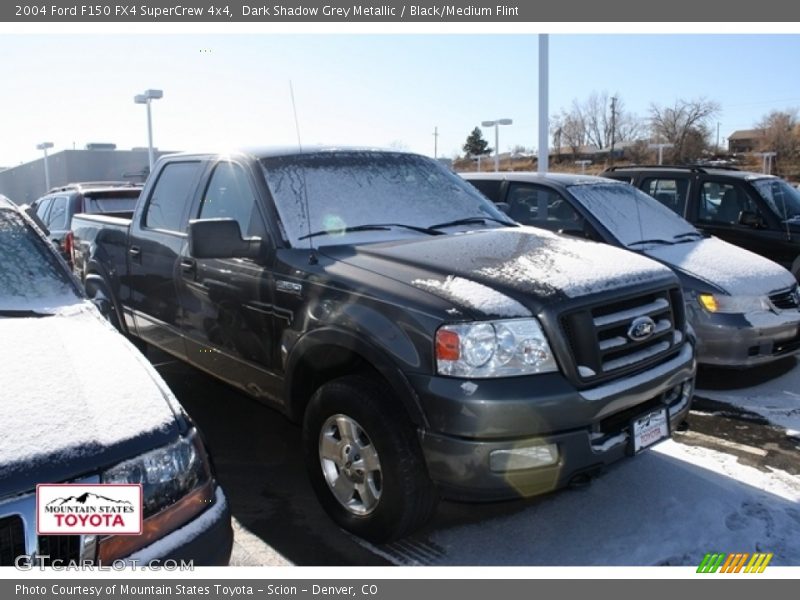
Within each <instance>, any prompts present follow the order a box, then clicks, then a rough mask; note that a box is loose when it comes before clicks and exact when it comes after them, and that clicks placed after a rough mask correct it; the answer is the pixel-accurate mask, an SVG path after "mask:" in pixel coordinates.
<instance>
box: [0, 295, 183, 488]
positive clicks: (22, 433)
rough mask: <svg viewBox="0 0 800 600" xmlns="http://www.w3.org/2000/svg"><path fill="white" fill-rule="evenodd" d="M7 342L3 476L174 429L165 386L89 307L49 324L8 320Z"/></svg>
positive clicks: (0, 450)
mask: <svg viewBox="0 0 800 600" xmlns="http://www.w3.org/2000/svg"><path fill="white" fill-rule="evenodd" d="M0 339H2V341H3V343H2V344H0V365H2V369H3V370H2V386H0V410H1V411H2V415H3V418H2V420H0V475H3V474H4V473H5V472H8V471H10V470H14V469H17V468H26V465H28V467H29V466H30V463H31V462H34V461H36V460H43V459H47V460H52V458H53V457H58V460H63V461H67V460H69V459H70V458H71V457H75V456H80V455H82V454H85V453H88V452H93V451H96V449H97V448H98V447H107V446H111V445H114V444H116V443H119V442H123V441H126V440H129V439H132V438H135V437H137V436H140V435H142V434H144V433H147V432H150V431H153V430H164V429H167V428H168V427H170V426H171V425H172V424H173V423H174V421H175V416H174V413H173V410H172V409H171V408H170V401H171V400H172V401H174V399H172V396H171V393H170V392H169V390H168V388H167V387H166V384H164V383H163V381H162V380H161V378H160V376H159V375H158V374H157V373H156V372H155V370H154V369H153V368H152V366H150V364H149V363H148V362H147V360H146V359H145V358H144V357H143V356H142V355H141V353H140V352H139V351H138V350H136V349H135V348H134V347H133V346H132V345H131V344H130V343H129V342H128V341H127V340H125V338H123V337H122V336H121V335H120V334H119V333H118V332H117V331H116V330H114V329H113V328H112V327H111V325H109V324H108V323H107V322H106V321H105V319H103V317H102V316H101V315H100V314H99V313H98V312H97V310H96V309H95V308H94V306H93V305H92V304H91V303H89V302H88V301H84V302H83V303H82V305H80V306H71V307H67V308H65V309H63V310H60V311H59V312H57V313H56V314H54V315H53V316H48V317H28V318H2V319H0ZM174 402H175V404H177V401H174Z"/></svg>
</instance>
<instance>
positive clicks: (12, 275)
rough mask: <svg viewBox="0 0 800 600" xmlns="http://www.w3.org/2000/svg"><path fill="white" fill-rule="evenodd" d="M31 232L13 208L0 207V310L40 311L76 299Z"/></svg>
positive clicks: (50, 258) (67, 279) (60, 271)
mask: <svg viewBox="0 0 800 600" xmlns="http://www.w3.org/2000/svg"><path fill="white" fill-rule="evenodd" d="M35 235H36V234H35V233H34V232H33V231H32V230H31V229H30V228H29V227H28V226H27V225H26V224H25V221H24V220H23V218H22V217H21V216H20V215H19V214H17V213H16V212H15V211H13V210H9V209H0V310H44V309H47V308H50V307H58V306H64V305H65V304H73V303H75V302H77V301H78V300H79V297H78V295H77V294H76V293H75V290H74V288H73V287H72V284H71V283H70V280H69V277H68V276H67V274H66V273H64V270H63V269H62V267H61V265H59V264H58V261H57V260H56V258H55V257H54V256H52V255H50V254H49V253H48V251H47V249H46V248H44V247H43V244H44V242H42V241H41V240H39V239H37V238H36V237H35Z"/></svg>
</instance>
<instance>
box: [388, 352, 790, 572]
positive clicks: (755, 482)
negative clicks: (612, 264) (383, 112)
mask: <svg viewBox="0 0 800 600" xmlns="http://www.w3.org/2000/svg"><path fill="white" fill-rule="evenodd" d="M699 383H700V385H701V386H702V385H705V386H706V387H707V388H716V389H706V388H702V387H701V389H699V390H698V392H697V395H698V396H701V397H703V398H708V399H712V400H715V401H717V402H721V403H725V404H727V405H730V406H723V405H717V404H716V403H715V404H714V406H718V407H721V409H722V412H724V413H726V414H728V415H729V416H730V415H736V414H739V415H741V411H746V412H747V413H755V414H757V415H760V416H761V417H763V418H764V419H766V420H767V421H769V422H770V423H771V424H773V425H776V426H777V427H778V431H777V432H776V433H777V435H779V436H784V437H785V438H786V439H787V440H788V443H789V444H793V445H794V447H795V448H794V450H795V451H796V457H797V462H796V463H795V464H797V465H799V466H800V440H797V439H796V438H797V437H798V433H797V432H798V431H800V363H797V362H793V361H788V364H787V363H784V364H782V365H778V366H776V367H770V368H764V369H759V370H756V371H751V372H746V373H741V372H738V373H732V372H714V371H712V372H710V373H709V372H706V373H705V374H704V376H701V377H700V379H699ZM724 388H730V389H724ZM698 404H699V402H698ZM696 418H697V419H715V418H716V415H714V414H698V415H697V416H696ZM765 429H767V428H765ZM781 429H782V430H783V431H781ZM774 433H775V432H774ZM709 440H716V442H717V443H718V444H720V445H721V446H720V447H721V448H723V449H724V448H725V445H726V444H727V445H728V446H729V447H730V448H731V451H730V452H726V451H719V449H711V448H709V447H704V446H703V444H704V443H705V442H707V441H709ZM738 442H739V440H734V441H728V440H725V439H721V438H716V437H713V436H709V435H706V434H703V433H694V432H690V433H689V434H686V435H677V436H676V440H674V441H668V442H665V443H663V444H660V445H659V446H658V447H656V448H655V449H653V450H652V451H650V452H646V453H644V454H642V455H639V456H637V457H636V458H634V459H632V460H627V461H622V462H621V463H618V464H617V465H615V466H614V467H613V468H612V469H610V470H609V472H607V473H606V474H604V475H603V476H601V477H599V478H597V479H595V480H594V481H593V482H592V484H591V485H590V486H589V487H586V488H582V489H570V490H564V491H561V492H558V493H555V494H552V495H550V496H546V497H543V498H540V499H538V500H537V499H534V500H530V501H527V502H520V503H509V504H508V505H507V507H508V514H501V515H498V514H497V509H496V508H494V509H488V510H491V515H488V516H487V518H483V519H481V518H480V516H479V515H477V514H476V515H473V517H474V520H473V521H472V522H471V523H468V524H458V523H456V524H455V525H453V526H448V524H447V522H446V521H447V519H445V520H444V521H445V522H444V523H443V525H444V526H434V527H433V528H432V529H431V530H428V531H425V532H424V533H422V534H420V535H417V536H416V537H414V538H412V539H410V540H406V541H403V542H399V543H397V544H393V545H390V546H387V547H383V548H379V549H375V551H376V552H379V553H381V554H383V555H384V556H385V557H386V558H388V559H389V560H391V561H392V562H394V563H396V564H431V565H692V566H694V565H698V564H699V563H700V561H701V560H702V558H703V556H704V555H705V554H706V553H707V552H756V551H758V552H773V553H774V555H775V556H774V558H773V559H772V563H771V564H773V565H793V566H798V565H800V476H797V475H792V474H789V473H787V472H785V471H783V470H779V469H775V468H772V467H770V466H769V465H768V464H767V463H768V461H767V460H764V459H763V456H762V453H763V455H764V456H765V455H766V454H767V453H766V452H764V451H763V450H762V449H761V448H759V447H754V446H753V441H752V440H751V439H747V440H746V441H742V443H741V444H739V443H738ZM715 447H716V446H715ZM737 453H738V454H739V455H740V457H741V456H745V457H748V454H749V455H751V456H749V457H748V458H752V459H753V460H742V459H741V458H737V456H736V455H737ZM759 461H760V462H759ZM743 463H747V464H743ZM748 465H754V466H748ZM793 472H794V473H797V472H798V470H797V469H795V470H794V471H793ZM450 506H451V508H448V505H447V504H445V505H444V506H443V507H442V508H443V509H444V511H445V512H447V511H448V510H452V506H453V505H450ZM470 509H471V510H473V511H476V512H478V513H480V512H482V511H485V510H487V509H485V508H481V507H477V508H476V507H475V506H472V507H470V508H468V510H470ZM459 510H460V511H463V509H459ZM455 520H456V521H457V520H458V519H455ZM437 521H440V522H441V519H440V518H438V517H437Z"/></svg>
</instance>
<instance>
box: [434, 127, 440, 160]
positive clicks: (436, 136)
mask: <svg viewBox="0 0 800 600" xmlns="http://www.w3.org/2000/svg"><path fill="white" fill-rule="evenodd" d="M433 158H439V127H438V126H436V127H434V128H433Z"/></svg>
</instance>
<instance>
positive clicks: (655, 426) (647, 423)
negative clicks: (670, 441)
mask: <svg viewBox="0 0 800 600" xmlns="http://www.w3.org/2000/svg"><path fill="white" fill-rule="evenodd" d="M631 430H632V431H633V452H634V453H636V452H640V451H642V450H644V449H645V448H648V447H649V446H652V445H653V444H655V443H656V442H660V441H661V440H664V439H667V438H668V437H669V419H668V418H667V409H666V408H660V409H658V410H654V411H653V412H651V413H648V414H646V415H643V416H641V417H638V418H636V419H634V420H633V424H632V427H631Z"/></svg>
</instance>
